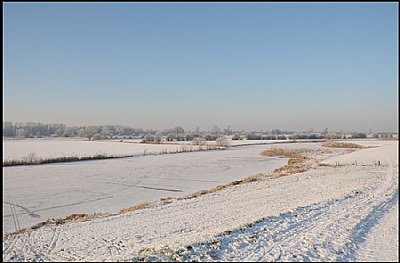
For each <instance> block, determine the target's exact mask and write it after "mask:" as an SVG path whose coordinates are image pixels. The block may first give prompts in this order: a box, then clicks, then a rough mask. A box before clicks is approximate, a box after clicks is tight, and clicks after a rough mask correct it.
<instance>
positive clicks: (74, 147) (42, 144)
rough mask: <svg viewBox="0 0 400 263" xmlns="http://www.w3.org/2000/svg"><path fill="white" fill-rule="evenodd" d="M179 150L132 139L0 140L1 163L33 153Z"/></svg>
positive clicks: (44, 155)
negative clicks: (1, 146)
mask: <svg viewBox="0 0 400 263" xmlns="http://www.w3.org/2000/svg"><path fill="white" fill-rule="evenodd" d="M177 149H178V150H179V149H180V146H179V145H168V144H163V145H157V144H140V143H137V142H136V143H134V142H132V141H123V142H120V141H88V140H86V139H85V140H84V139H81V140H78V139H75V138H74V139H60V138H58V139H27V140H3V162H4V161H6V160H21V159H22V158H23V157H26V156H28V155H29V154H31V153H34V154H35V155H36V157H38V158H56V157H64V156H65V157H69V156H77V157H87V156H93V155H96V154H106V155H108V156H126V155H143V153H144V152H145V151H146V153H160V152H162V151H164V150H168V151H175V150H177Z"/></svg>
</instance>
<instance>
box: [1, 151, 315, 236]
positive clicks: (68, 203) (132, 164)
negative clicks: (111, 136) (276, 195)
mask: <svg viewBox="0 0 400 263" xmlns="http://www.w3.org/2000/svg"><path fill="white" fill-rule="evenodd" d="M312 146H313V145H311V144H310V145H308V147H312ZM263 149H265V146H246V147H240V148H232V149H229V150H222V151H210V152H192V153H180V154H175V155H160V156H138V157H132V158H124V159H111V160H96V161H82V162H74V163H59V164H46V165H35V166H15V167H4V168H3V198H4V199H3V231H6V232H9V231H15V228H16V226H15V223H14V217H13V213H12V211H13V210H12V209H15V212H16V216H17V217H18V221H19V225H20V227H21V228H23V227H28V226H32V225H34V224H36V223H39V222H42V221H45V220H46V219H48V218H52V217H54V218H60V217H66V216H68V215H70V214H72V213H95V212H97V213H98V212H111V213H117V212H119V210H120V209H122V208H126V207H129V206H132V205H134V204H138V203H142V202H148V201H150V202H151V201H155V200H158V199H160V198H161V197H169V196H171V197H177V196H184V195H188V194H190V193H193V192H196V191H199V190H205V189H210V188H212V187H216V186H217V185H220V184H226V183H229V182H232V181H234V180H239V179H242V178H245V177H247V176H252V175H256V174H257V173H259V172H270V171H272V170H274V169H276V168H278V167H280V166H283V165H284V164H286V163H287V159H280V158H276V157H274V158H266V157H263V156H260V155H259V153H260V152H261V151H262V150H263Z"/></svg>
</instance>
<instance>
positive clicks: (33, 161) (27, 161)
mask: <svg viewBox="0 0 400 263" xmlns="http://www.w3.org/2000/svg"><path fill="white" fill-rule="evenodd" d="M124 157H128V156H108V155H106V154H104V153H97V154H95V155H93V156H86V157H78V156H61V157H56V158H39V157H37V156H36V154H35V153H30V154H29V155H28V156H25V157H23V158H22V159H21V160H6V161H4V162H3V166H17V165H37V164H48V163H67V162H78V161H90V160H100V159H114V158H124Z"/></svg>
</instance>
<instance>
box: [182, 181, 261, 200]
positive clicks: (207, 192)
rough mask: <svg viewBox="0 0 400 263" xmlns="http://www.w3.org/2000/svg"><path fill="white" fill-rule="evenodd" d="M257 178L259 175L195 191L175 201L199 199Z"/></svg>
mask: <svg viewBox="0 0 400 263" xmlns="http://www.w3.org/2000/svg"><path fill="white" fill-rule="evenodd" d="M259 176H260V175H256V176H249V177H246V178H244V179H242V180H237V181H233V182H230V183H228V184H222V185H218V186H216V187H214V188H211V189H209V190H201V191H197V192H194V193H192V194H191V195H189V196H186V197H179V198H177V200H185V199H192V198H196V197H199V196H202V195H205V194H211V193H215V192H217V191H220V190H223V189H225V188H228V187H229V186H232V185H239V184H247V183H251V182H255V181H257V180H258V177H259Z"/></svg>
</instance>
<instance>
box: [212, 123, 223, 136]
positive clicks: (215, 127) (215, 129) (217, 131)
mask: <svg viewBox="0 0 400 263" xmlns="http://www.w3.org/2000/svg"><path fill="white" fill-rule="evenodd" d="M220 133H221V129H220V128H219V127H218V126H217V125H213V127H212V129H211V134H213V135H215V136H218V135H219V134H220Z"/></svg>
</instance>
